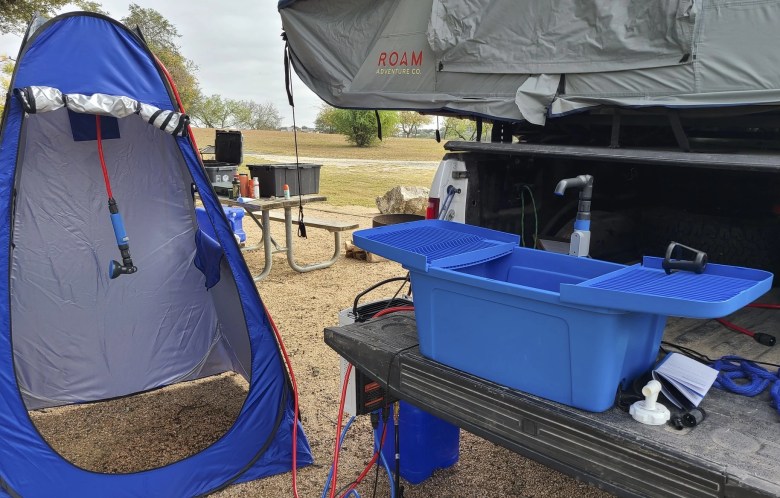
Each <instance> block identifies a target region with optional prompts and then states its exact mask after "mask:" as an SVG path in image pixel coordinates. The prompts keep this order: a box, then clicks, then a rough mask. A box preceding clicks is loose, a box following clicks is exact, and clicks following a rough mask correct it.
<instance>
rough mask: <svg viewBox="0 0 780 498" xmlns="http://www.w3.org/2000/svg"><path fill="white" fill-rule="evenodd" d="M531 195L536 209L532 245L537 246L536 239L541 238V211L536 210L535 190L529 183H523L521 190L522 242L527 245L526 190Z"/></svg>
mask: <svg viewBox="0 0 780 498" xmlns="http://www.w3.org/2000/svg"><path fill="white" fill-rule="evenodd" d="M526 190H527V191H528V194H529V195H530V196H531V206H532V207H533V209H534V240H533V245H532V246H531V247H533V248H536V241H537V240H538V239H539V213H537V212H536V200H535V199H534V191H533V190H532V189H531V187H529V186H528V185H523V189H522V190H520V243H521V244H522V245H523V247H525V191H526Z"/></svg>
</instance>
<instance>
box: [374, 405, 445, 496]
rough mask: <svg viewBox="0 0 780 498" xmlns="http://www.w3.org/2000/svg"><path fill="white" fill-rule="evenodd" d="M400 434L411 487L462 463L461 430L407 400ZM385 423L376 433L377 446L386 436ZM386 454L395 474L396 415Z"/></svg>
mask: <svg viewBox="0 0 780 498" xmlns="http://www.w3.org/2000/svg"><path fill="white" fill-rule="evenodd" d="M399 403H400V406H399V413H398V435H399V447H400V453H399V455H400V457H401V462H400V464H401V477H403V478H404V479H406V480H407V481H408V482H410V483H411V484H419V483H421V482H423V481H424V480H426V479H428V478H429V477H431V475H433V473H434V472H435V471H436V470H438V469H446V468H447V467H451V466H452V465H455V464H456V463H457V461H458V449H459V445H460V429H459V428H458V426H456V425H452V424H450V423H449V422H445V421H444V420H442V419H440V418H437V417H434V416H433V415H431V414H430V413H428V412H426V411H424V410H421V409H420V408H417V407H416V406H414V405H411V404H409V403H407V402H405V401H399ZM383 427H384V422H383V421H382V419H381V417H380V419H379V427H377V428H376V429H375V430H374V438H375V441H376V443H377V444H379V441H380V439H381V437H382V428H383ZM382 455H384V457H385V460H387V463H388V465H389V466H390V470H391V471H395V426H394V424H393V415H392V413H391V414H390V418H389V419H388V420H387V434H386V435H385V441H384V444H382Z"/></svg>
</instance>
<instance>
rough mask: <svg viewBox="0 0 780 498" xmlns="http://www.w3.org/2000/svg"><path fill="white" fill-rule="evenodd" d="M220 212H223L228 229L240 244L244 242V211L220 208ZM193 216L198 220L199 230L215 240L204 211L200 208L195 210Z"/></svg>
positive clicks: (233, 208)
mask: <svg viewBox="0 0 780 498" xmlns="http://www.w3.org/2000/svg"><path fill="white" fill-rule="evenodd" d="M222 210H223V211H224V212H225V216H226V217H227V219H228V222H229V223H230V229H231V230H232V231H233V233H234V234H235V235H236V236H237V237H238V240H239V241H240V242H246V232H244V223H243V220H244V210H243V209H241V208H238V207H231V206H222ZM195 216H196V218H197V220H198V225H199V226H200V229H201V230H203V231H204V232H205V233H206V234H207V235H208V236H209V237H211V238H212V239H215V240H216V237H215V236H214V227H212V226H211V221H210V220H209V217H208V215H206V209H205V208H202V207H196V208H195Z"/></svg>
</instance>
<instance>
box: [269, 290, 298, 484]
mask: <svg viewBox="0 0 780 498" xmlns="http://www.w3.org/2000/svg"><path fill="white" fill-rule="evenodd" d="M263 308H264V309H265V314H266V316H267V317H268V321H269V322H271V328H272V329H273V331H274V335H275V336H276V341H277V342H278V343H279V348H280V349H281V350H282V356H283V357H284V361H285V363H286V364H287V370H288V371H289V372H290V381H291V382H292V385H293V400H294V403H293V405H294V411H295V414H294V416H293V432H292V448H293V450H292V488H293V496H295V498H298V466H297V457H298V384H297V383H296V382H295V374H294V373H293V369H292V363H290V357H289V356H287V349H286V348H285V347H284V341H282V335H281V334H280V333H279V329H277V328H276V323H274V319H273V318H272V317H271V314H270V313H269V312H268V308H266V307H265V304H264V305H263Z"/></svg>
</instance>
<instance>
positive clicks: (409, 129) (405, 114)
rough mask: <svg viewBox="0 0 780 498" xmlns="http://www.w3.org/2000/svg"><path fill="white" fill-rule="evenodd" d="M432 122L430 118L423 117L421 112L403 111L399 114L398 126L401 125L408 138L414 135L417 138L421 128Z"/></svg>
mask: <svg viewBox="0 0 780 498" xmlns="http://www.w3.org/2000/svg"><path fill="white" fill-rule="evenodd" d="M430 122H431V117H430V116H423V115H422V114H420V113H419V112H414V111H401V112H399V113H398V124H399V125H401V131H402V132H403V134H404V135H406V138H409V137H410V136H412V135H415V136H416V135H417V132H418V130H419V128H420V126H422V125H426V124H428V123H430Z"/></svg>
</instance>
